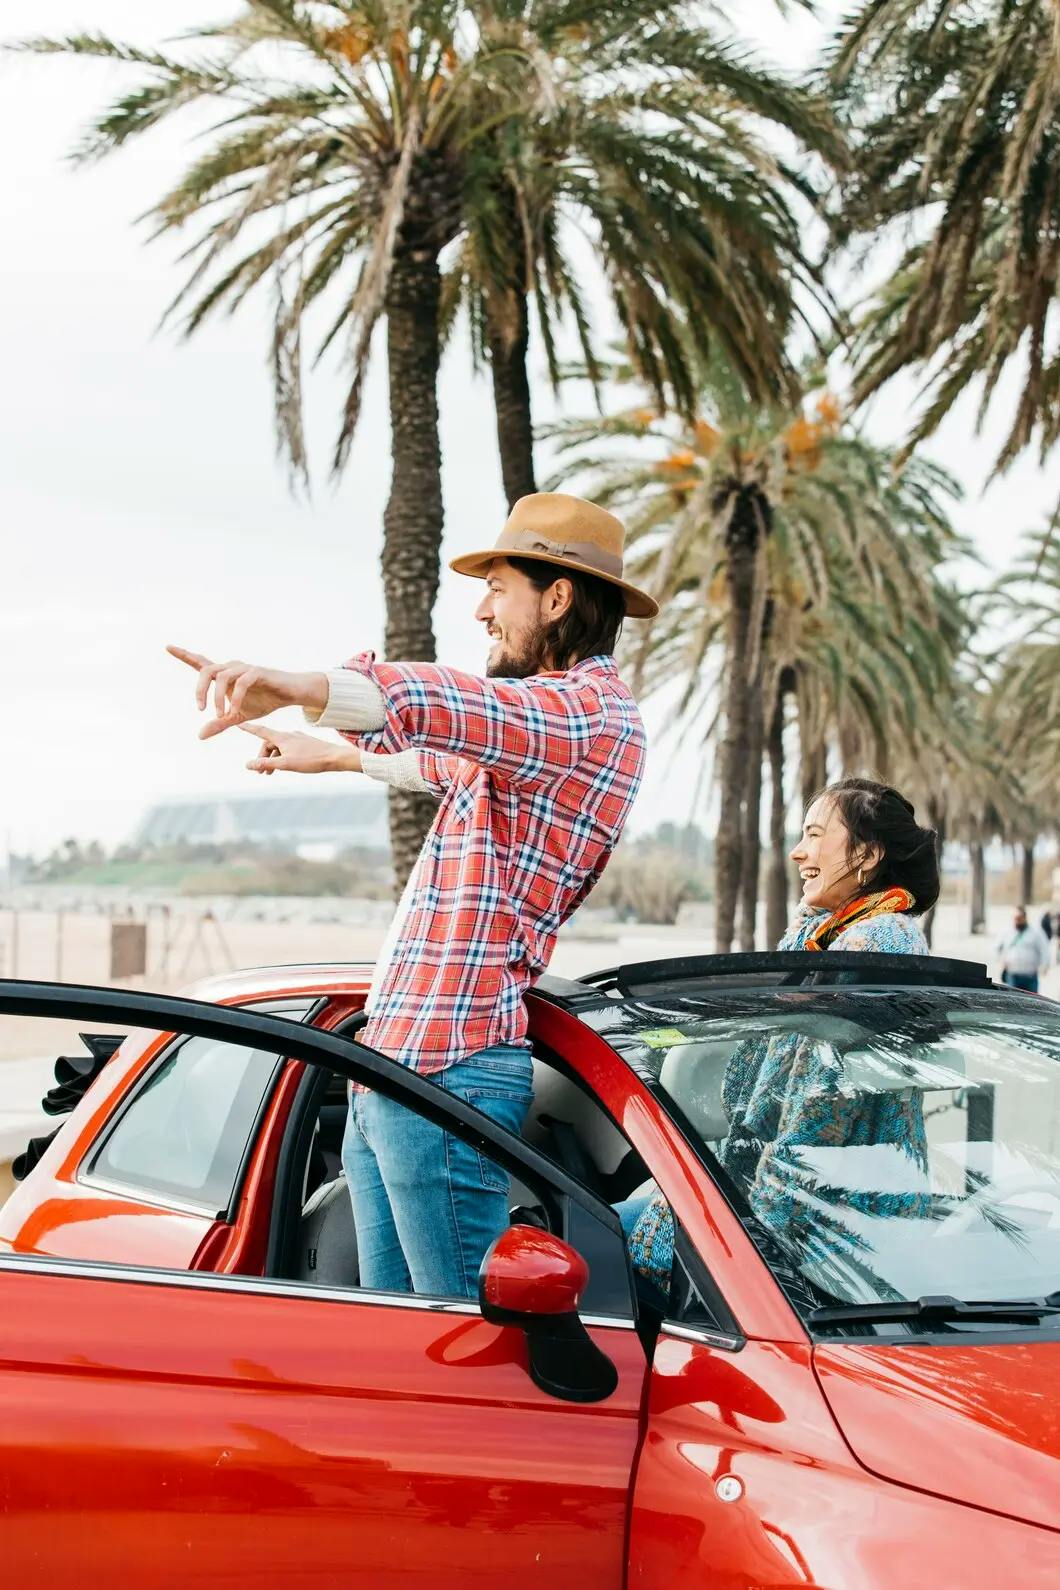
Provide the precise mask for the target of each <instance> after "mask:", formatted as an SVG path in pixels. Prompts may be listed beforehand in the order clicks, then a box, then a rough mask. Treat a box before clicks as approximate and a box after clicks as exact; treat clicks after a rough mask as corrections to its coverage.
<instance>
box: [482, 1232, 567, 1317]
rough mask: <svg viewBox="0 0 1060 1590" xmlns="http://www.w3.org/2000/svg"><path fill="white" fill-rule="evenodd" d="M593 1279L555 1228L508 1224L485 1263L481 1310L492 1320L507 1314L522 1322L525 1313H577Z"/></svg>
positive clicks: (483, 1267)
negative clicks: (586, 1289) (590, 1279)
mask: <svg viewBox="0 0 1060 1590" xmlns="http://www.w3.org/2000/svg"><path fill="white" fill-rule="evenodd" d="M588 1280H589V1266H588V1265H587V1264H586V1262H585V1260H584V1259H583V1258H582V1256H581V1254H580V1253H576V1252H575V1251H574V1249H573V1248H572V1247H570V1246H569V1245H568V1244H567V1243H566V1242H564V1241H562V1239H561V1238H559V1237H556V1236H553V1234H552V1232H551V1231H540V1230H538V1229H537V1228H536V1227H534V1226H509V1227H508V1229H507V1231H505V1232H504V1233H503V1235H502V1236H500V1237H498V1238H497V1241H496V1242H495V1243H494V1244H493V1247H492V1248H491V1249H490V1251H489V1253H488V1254H487V1255H486V1259H485V1262H484V1264H483V1266H482V1273H481V1276H480V1278H479V1299H480V1301H481V1303H482V1312H483V1314H485V1315H486V1318H487V1319H489V1318H491V1317H493V1318H497V1317H498V1316H499V1315H501V1314H503V1315H504V1316H505V1318H506V1320H508V1321H511V1322H512V1323H519V1324H521V1323H522V1316H523V1315H524V1314H533V1315H536V1316H539V1317H540V1316H542V1315H546V1316H547V1315H556V1314H576V1313H577V1312H578V1304H579V1303H580V1301H581V1296H582V1293H583V1292H584V1291H585V1287H586V1284H587V1283H588ZM487 1310H488V1312H487ZM516 1316H518V1321H516V1318H515V1317H516ZM498 1323H499V1319H498Z"/></svg>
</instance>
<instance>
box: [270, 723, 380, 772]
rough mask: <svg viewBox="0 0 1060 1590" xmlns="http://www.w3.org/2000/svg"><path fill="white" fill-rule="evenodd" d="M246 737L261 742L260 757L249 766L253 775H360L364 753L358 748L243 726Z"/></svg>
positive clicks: (280, 731)
mask: <svg viewBox="0 0 1060 1590" xmlns="http://www.w3.org/2000/svg"><path fill="white" fill-rule="evenodd" d="M241 727H242V729H243V733H244V734H253V735H256V736H257V738H258V739H259V740H260V741H261V742H262V749H261V753H260V755H258V756H256V757H254V758H253V760H252V761H250V762H248V763H247V766H248V767H249V769H250V771H251V772H252V773H359V772H360V771H361V753H360V751H359V750H358V749H357V747H356V746H355V745H349V744H336V743H334V742H333V741H331V740H318V739H317V737H316V735H315V734H300V733H298V732H297V730H294V731H287V730H284V729H267V728H264V727H262V726H261V725H259V724H257V723H244V724H242V725H241Z"/></svg>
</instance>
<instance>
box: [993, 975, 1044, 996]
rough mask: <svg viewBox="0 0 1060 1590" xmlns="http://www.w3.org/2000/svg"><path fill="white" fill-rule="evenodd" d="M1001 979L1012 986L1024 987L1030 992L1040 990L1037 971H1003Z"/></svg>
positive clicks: (1033, 992)
mask: <svg viewBox="0 0 1060 1590" xmlns="http://www.w3.org/2000/svg"><path fill="white" fill-rule="evenodd" d="M1001 981H1002V982H1003V983H1007V984H1008V985H1009V987H1010V988H1022V989H1023V990H1024V991H1025V992H1026V993H1028V994H1036V993H1037V992H1038V973H1037V972H1002V973H1001Z"/></svg>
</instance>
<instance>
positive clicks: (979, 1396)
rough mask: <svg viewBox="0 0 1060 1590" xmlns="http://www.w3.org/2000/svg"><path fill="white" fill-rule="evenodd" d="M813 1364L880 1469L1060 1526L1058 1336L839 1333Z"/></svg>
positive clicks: (906, 1481) (851, 1440)
mask: <svg viewBox="0 0 1060 1590" xmlns="http://www.w3.org/2000/svg"><path fill="white" fill-rule="evenodd" d="M814 1366H815V1368H816V1371H817V1377H818V1380H819V1381H820V1385H821V1388H822V1390H823V1392H824V1395H825V1397H826V1398H827V1401H828V1405H829V1407H830V1408H831V1410H832V1413H833V1415H834V1417H835V1420H836V1422H837V1424H838V1425H839V1428H840V1429H841V1430H842V1432H843V1435H844V1436H845V1437H846V1440H847V1443H848V1445H849V1446H850V1448H851V1451H852V1452H853V1453H854V1456H855V1457H856V1458H857V1460H858V1462H859V1463H862V1464H863V1465H864V1466H865V1468H867V1469H871V1470H872V1472H873V1473H874V1474H878V1475H880V1476H881V1477H882V1478H884V1479H888V1480H895V1481H897V1483H898V1484H899V1485H911V1486H915V1487H916V1489H917V1490H921V1491H930V1492H932V1493H934V1494H935V1495H937V1496H947V1497H950V1498H951V1499H952V1500H953V1501H956V1502H967V1503H968V1504H969V1505H970V1506H972V1507H984V1508H989V1510H990V1511H991V1512H994V1513H1004V1514H1007V1515H1008V1516H1009V1517H1011V1518H1020V1519H1025V1520H1027V1521H1028V1522H1030V1523H1033V1524H1044V1525H1046V1526H1048V1527H1049V1528H1050V1529H1060V1501H1058V1498H1060V1342H1055V1341H1046V1342H1021V1343H1018V1344H1011V1343H1008V1344H1001V1343H994V1344H983V1345H977V1346H968V1345H964V1344H961V1345H957V1344H955V1345H953V1346H949V1345H946V1346H918V1345H915V1344H913V1343H912V1342H910V1343H908V1344H906V1343H902V1344H901V1345H900V1346H895V1345H887V1346H884V1345H881V1344H878V1343H872V1344H871V1345H869V1344H867V1343H864V1342H858V1343H854V1342H836V1343H829V1344H828V1345H827V1346H822V1345H818V1346H817V1347H815V1349H814Z"/></svg>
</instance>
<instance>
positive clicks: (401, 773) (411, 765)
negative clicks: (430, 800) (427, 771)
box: [361, 746, 427, 794]
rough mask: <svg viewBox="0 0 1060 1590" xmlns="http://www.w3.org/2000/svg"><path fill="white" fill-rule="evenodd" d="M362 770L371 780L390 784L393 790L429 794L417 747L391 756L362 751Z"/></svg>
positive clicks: (396, 752)
mask: <svg viewBox="0 0 1060 1590" xmlns="http://www.w3.org/2000/svg"><path fill="white" fill-rule="evenodd" d="M361 770H362V771H363V772H365V773H367V774H368V777H369V778H375V779H378V780H379V782H380V784H389V785H390V787H391V789H410V790H416V791H418V792H419V793H420V794H426V793H427V785H426V783H425V782H424V778H423V774H422V773H421V772H420V753H419V752H418V751H417V750H416V748H415V746H413V747H412V748H411V749H410V750H408V751H395V752H394V754H393V755H391V756H388V755H387V754H386V752H385V751H384V752H378V751H362V752H361Z"/></svg>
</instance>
